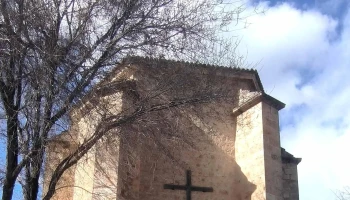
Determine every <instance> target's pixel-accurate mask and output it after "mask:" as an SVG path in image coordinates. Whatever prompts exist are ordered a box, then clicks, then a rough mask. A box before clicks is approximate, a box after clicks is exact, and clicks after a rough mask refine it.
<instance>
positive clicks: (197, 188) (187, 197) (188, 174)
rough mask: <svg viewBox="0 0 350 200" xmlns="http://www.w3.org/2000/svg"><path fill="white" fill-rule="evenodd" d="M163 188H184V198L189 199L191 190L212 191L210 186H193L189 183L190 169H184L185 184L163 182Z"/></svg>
mask: <svg viewBox="0 0 350 200" xmlns="http://www.w3.org/2000/svg"><path fill="white" fill-rule="evenodd" d="M164 189H171V190H186V200H191V192H192V191H201V192H213V191H214V190H213V188H212V187H198V186H193V185H192V183H191V171H190V170H187V171H186V185H171V184H164Z"/></svg>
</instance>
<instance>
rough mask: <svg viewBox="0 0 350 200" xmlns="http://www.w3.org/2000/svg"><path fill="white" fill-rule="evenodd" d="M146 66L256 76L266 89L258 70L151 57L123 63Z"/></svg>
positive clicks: (134, 58)
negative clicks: (152, 64)
mask: <svg viewBox="0 0 350 200" xmlns="http://www.w3.org/2000/svg"><path fill="white" fill-rule="evenodd" d="M138 63H140V64H146V63H166V64H168V65H169V64H174V65H183V66H186V67H187V66H188V67H193V68H203V69H209V70H219V71H220V72H222V73H227V74H230V73H231V74H233V73H235V74H236V73H237V72H239V73H248V74H252V75H254V76H255V79H256V81H257V84H258V86H259V88H260V90H261V91H262V92H263V91H264V87H263V85H262V83H261V80H260V77H259V74H258V71H257V70H256V69H246V68H239V67H229V66H219V65H209V64H203V63H194V62H186V61H178V60H167V59H163V58H150V57H139V56H131V57H126V58H124V59H123V61H122V65H123V64H138Z"/></svg>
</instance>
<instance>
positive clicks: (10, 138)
mask: <svg viewBox="0 0 350 200" xmlns="http://www.w3.org/2000/svg"><path fill="white" fill-rule="evenodd" d="M7 113H8V115H7V116H8V117H9V118H8V120H7V151H6V152H7V155H6V176H5V180H4V185H3V190H2V200H11V199H12V195H13V189H14V186H15V183H16V177H14V176H13V172H14V170H15V168H16V167H17V165H18V134H17V127H18V121H17V117H18V114H17V111H16V110H15V109H8V110H7Z"/></svg>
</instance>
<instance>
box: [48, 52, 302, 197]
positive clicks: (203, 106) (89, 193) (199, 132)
mask: <svg viewBox="0 0 350 200" xmlns="http://www.w3.org/2000/svg"><path fill="white" fill-rule="evenodd" d="M96 88H97V89H96V90H94V91H93V92H92V93H91V94H90V95H88V96H87V97H86V98H85V99H84V100H83V101H82V103H81V105H79V107H77V108H75V109H74V110H73V111H72V112H71V119H72V125H71V128H70V131H69V132H66V133H63V134H61V135H59V136H57V137H55V138H53V140H52V141H51V143H50V145H49V147H48V156H47V165H46V170H45V179H44V193H45V191H46V190H47V184H48V181H49V177H50V174H52V170H53V169H54V168H55V166H56V165H57V164H58V163H59V161H60V160H62V159H63V158H64V157H66V156H67V155H69V153H70V152H72V151H74V150H75V149H76V148H77V147H78V146H79V145H80V144H82V143H83V142H84V141H85V140H86V138H88V137H89V136H91V134H93V133H94V131H95V130H96V127H98V124H99V123H101V121H102V122H103V120H104V117H106V116H122V115H127V114H128V113H129V112H131V111H132V110H133V109H134V108H135V107H137V105H143V104H144V106H145V107H147V106H148V107H150V106H152V105H161V104H164V103H167V104H168V105H172V103H174V102H175V101H176V102H181V101H179V100H182V101H186V99H191V98H192V99H196V98H198V99H200V98H206V97H210V95H213V96H212V98H211V99H209V100H208V101H206V102H205V103H203V102H202V103H199V104H195V103H193V104H191V103H190V104H188V105H185V106H181V107H175V108H168V109H164V110H161V111H158V112H152V113H147V114H145V115H144V116H141V117H139V118H137V119H135V120H133V121H132V123H126V124H123V125H120V126H118V127H117V128H115V129H113V130H111V131H109V132H108V134H106V136H105V137H104V138H102V139H101V140H100V141H99V142H98V143H97V144H96V145H95V146H94V147H93V148H92V149H91V150H90V151H89V153H88V154H86V155H85V156H84V157H83V158H82V159H80V160H79V162H78V163H77V164H76V165H75V166H74V167H71V168H70V169H69V170H68V171H66V172H65V174H64V175H63V177H62V179H61V180H60V181H59V184H58V187H56V193H55V196H54V198H53V199H57V200H58V199H67V200H77V199H79V200H81V199H87V200H90V199H114V200H115V199H117V200H124V199H127V200H138V199H140V200H141V199H142V200H164V199H169V200H183V199H186V191H184V190H171V189H170V190H169V189H164V184H173V185H185V184H186V175H185V172H186V170H191V179H192V185H194V186H202V187H211V188H213V191H212V192H197V191H195V192H192V194H191V196H192V200H298V177H297V164H298V163H299V162H300V159H297V158H294V157H293V156H292V155H291V154H289V153H288V152H286V151H285V150H284V149H281V146H280V135H279V117H278V111H279V110H280V109H282V108H283V107H284V104H283V103H281V102H280V101H278V100H276V99H274V98H273V97H271V96H269V95H267V94H265V93H264V90H263V87H262V84H261V82H260V79H259V76H258V74H257V72H256V71H254V70H245V69H237V68H224V67H215V66H206V65H200V64H191V63H183V62H175V61H168V60H155V59H145V58H129V59H126V60H125V61H124V62H123V63H122V64H121V65H120V66H118V67H117V69H116V70H115V71H113V72H112V73H111V75H110V76H109V77H107V78H106V80H104V81H102V82H101V83H100V84H99V85H98V86H96ZM214 94H215V95H217V94H221V95H222V94H225V95H224V96H221V98H218V99H214V98H213V97H214V96H215V95H214ZM189 97H191V98H189ZM145 102H146V103H145Z"/></svg>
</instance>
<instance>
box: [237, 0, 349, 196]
mask: <svg viewBox="0 0 350 200" xmlns="http://www.w3.org/2000/svg"><path fill="white" fill-rule="evenodd" d="M254 7H259V8H260V9H262V8H264V10H265V12H264V14H261V15H254V16H252V17H249V18H248V19H247V23H246V24H250V25H249V26H248V28H246V29H244V30H242V31H240V32H239V33H238V35H239V38H241V40H242V41H241V43H240V47H239V51H240V52H241V54H243V55H246V56H247V59H248V62H250V63H259V64H258V65H257V66H256V69H257V70H258V71H259V73H260V77H261V79H262V82H263V84H264V88H265V90H266V92H267V93H268V94H270V95H272V96H274V97H276V98H277V99H279V100H281V101H283V102H284V103H286V104H287V106H286V108H285V109H283V110H282V111H281V112H280V121H281V143H282V146H283V147H285V148H286V149H287V150H288V151H290V152H291V153H292V154H294V155H295V156H297V157H302V158H303V160H302V162H301V163H300V164H299V166H298V170H299V189H300V199H301V200H314V199H317V200H332V199H335V196H334V194H333V191H334V190H336V189H339V188H342V187H343V186H346V185H350V172H349V169H350V161H349V159H347V157H348V153H349V152H350V106H349V104H348V102H350V101H349V100H350V78H349V73H350V50H349V47H350V12H349V7H350V1H348V0H270V1H262V0H250V1H249V0H248V8H247V12H253V10H254ZM235 34H236V33H235Z"/></svg>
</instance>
